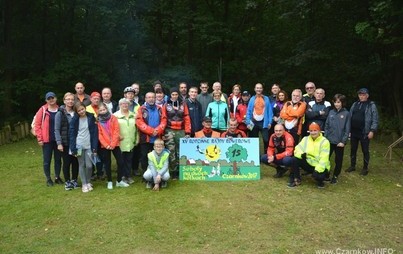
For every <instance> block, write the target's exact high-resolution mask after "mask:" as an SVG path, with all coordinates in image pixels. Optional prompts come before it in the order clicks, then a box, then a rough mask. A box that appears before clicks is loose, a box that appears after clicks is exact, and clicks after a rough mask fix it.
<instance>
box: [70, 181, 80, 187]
mask: <svg viewBox="0 0 403 254" xmlns="http://www.w3.org/2000/svg"><path fill="white" fill-rule="evenodd" d="M71 184H72V185H73V188H74V189H78V188H80V185H79V184H78V182H77V180H71Z"/></svg>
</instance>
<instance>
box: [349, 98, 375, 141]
mask: <svg viewBox="0 0 403 254" xmlns="http://www.w3.org/2000/svg"><path fill="white" fill-rule="evenodd" d="M358 103H359V101H356V102H354V103H353V105H352V106H351V108H350V112H351V114H353V112H354V108H355V107H357V105H358ZM378 123H379V117H378V110H377V108H376V105H375V102H373V101H368V104H367V108H366V109H365V126H364V129H363V130H362V134H363V135H368V133H369V132H370V131H372V132H376V131H377V130H378Z"/></svg>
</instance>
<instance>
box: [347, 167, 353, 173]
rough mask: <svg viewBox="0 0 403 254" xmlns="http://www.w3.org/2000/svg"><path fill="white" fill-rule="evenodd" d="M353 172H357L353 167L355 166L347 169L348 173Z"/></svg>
mask: <svg viewBox="0 0 403 254" xmlns="http://www.w3.org/2000/svg"><path fill="white" fill-rule="evenodd" d="M353 171H355V167H353V166H351V167H349V168H348V169H346V172H353Z"/></svg>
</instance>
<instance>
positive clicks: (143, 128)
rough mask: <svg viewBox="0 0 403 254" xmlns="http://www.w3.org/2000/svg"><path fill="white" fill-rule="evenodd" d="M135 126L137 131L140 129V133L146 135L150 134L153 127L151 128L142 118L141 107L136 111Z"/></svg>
mask: <svg viewBox="0 0 403 254" xmlns="http://www.w3.org/2000/svg"><path fill="white" fill-rule="evenodd" d="M136 126H137V129H138V130H139V131H141V132H142V133H144V134H146V135H148V136H152V135H153V132H154V128H152V127H151V126H149V125H148V124H147V123H146V122H145V121H144V118H143V113H142V109H141V108H139V110H138V112H137V116H136Z"/></svg>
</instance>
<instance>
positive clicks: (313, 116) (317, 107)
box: [305, 101, 332, 130]
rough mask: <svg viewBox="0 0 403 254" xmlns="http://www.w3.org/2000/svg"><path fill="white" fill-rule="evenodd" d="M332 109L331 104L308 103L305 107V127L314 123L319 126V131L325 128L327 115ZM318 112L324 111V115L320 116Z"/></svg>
mask: <svg viewBox="0 0 403 254" xmlns="http://www.w3.org/2000/svg"><path fill="white" fill-rule="evenodd" d="M331 107H332V104H330V102H328V101H321V102H316V101H310V102H309V103H308V105H307V107H306V112H305V126H309V125H310V124H311V123H313V122H315V123H317V124H319V126H320V129H321V130H323V129H324V128H325V122H326V118H327V115H328V114H329V111H330V109H331ZM319 111H324V112H325V114H324V115H320V114H319Z"/></svg>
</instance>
